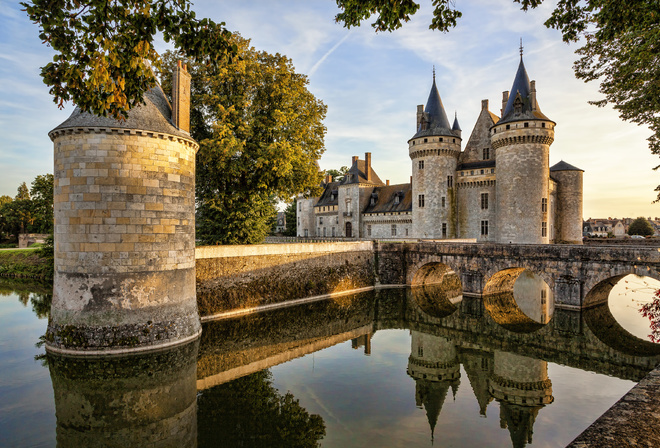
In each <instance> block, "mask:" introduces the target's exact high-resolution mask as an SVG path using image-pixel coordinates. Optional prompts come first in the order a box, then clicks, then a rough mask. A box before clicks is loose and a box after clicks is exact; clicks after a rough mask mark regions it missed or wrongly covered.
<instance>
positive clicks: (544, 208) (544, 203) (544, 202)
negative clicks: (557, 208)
mask: <svg viewBox="0 0 660 448" xmlns="http://www.w3.org/2000/svg"><path fill="white" fill-rule="evenodd" d="M541 211H542V212H543V213H545V212H547V211H548V198H543V199H541Z"/></svg>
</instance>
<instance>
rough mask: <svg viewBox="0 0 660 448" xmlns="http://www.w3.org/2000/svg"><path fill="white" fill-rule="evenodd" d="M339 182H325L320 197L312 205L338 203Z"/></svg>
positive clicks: (319, 205)
mask: <svg viewBox="0 0 660 448" xmlns="http://www.w3.org/2000/svg"><path fill="white" fill-rule="evenodd" d="M339 184H340V182H330V183H329V184H325V189H324V190H323V193H322V194H321V197H320V198H319V200H318V202H317V203H316V204H315V205H314V207H321V206H326V205H338V204H339V192H338V191H337V187H339ZM333 192H334V194H333Z"/></svg>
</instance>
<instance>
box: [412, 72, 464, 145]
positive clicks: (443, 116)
mask: <svg viewBox="0 0 660 448" xmlns="http://www.w3.org/2000/svg"><path fill="white" fill-rule="evenodd" d="M423 120H424V121H425V122H426V126H425V128H424V127H423V126H421V125H420V126H419V128H418V129H417V133H416V134H415V135H414V136H413V138H417V137H423V136H429V135H448V136H453V137H456V136H457V134H455V133H454V132H453V131H452V129H451V126H450V125H449V119H448V118H447V113H446V112H445V107H444V106H443V105H442V100H441V99H440V93H439V92H438V87H437V86H436V84H435V74H433V85H432V86H431V91H430V92H429V98H428V100H427V101H426V107H425V108H424V117H423ZM456 124H458V122H456Z"/></svg>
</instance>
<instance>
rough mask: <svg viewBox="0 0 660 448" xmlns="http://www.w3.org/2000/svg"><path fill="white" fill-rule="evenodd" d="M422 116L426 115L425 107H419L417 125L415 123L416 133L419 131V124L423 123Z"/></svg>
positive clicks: (420, 105) (421, 105)
mask: <svg viewBox="0 0 660 448" xmlns="http://www.w3.org/2000/svg"><path fill="white" fill-rule="evenodd" d="M422 115H424V105H423V104H419V105H417V123H415V131H417V129H419V124H420V123H421V122H422Z"/></svg>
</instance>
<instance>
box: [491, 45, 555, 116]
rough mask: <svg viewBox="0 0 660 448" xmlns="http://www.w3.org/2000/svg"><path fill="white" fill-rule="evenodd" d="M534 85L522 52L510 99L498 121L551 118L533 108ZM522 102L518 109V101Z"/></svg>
mask: <svg viewBox="0 0 660 448" xmlns="http://www.w3.org/2000/svg"><path fill="white" fill-rule="evenodd" d="M531 96H532V87H531V84H530V82H529V76H527V70H525V64H524V63H523V59H522V54H521V55H520V64H518V70H517V71H516V77H515V78H514V79H513V85H512V86H511V90H510V91H509V100H508V101H507V103H506V107H505V108H504V113H503V114H502V118H501V119H500V120H499V121H498V122H497V123H496V124H500V123H508V122H511V121H519V120H550V119H549V118H548V117H546V116H545V115H544V114H543V113H542V112H541V110H540V109H539V108H538V104H537V107H536V110H532V98H531ZM517 101H519V102H520V106H521V107H520V110H516V102H517Z"/></svg>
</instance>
